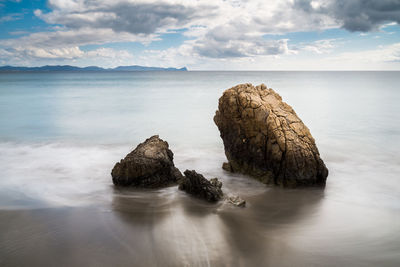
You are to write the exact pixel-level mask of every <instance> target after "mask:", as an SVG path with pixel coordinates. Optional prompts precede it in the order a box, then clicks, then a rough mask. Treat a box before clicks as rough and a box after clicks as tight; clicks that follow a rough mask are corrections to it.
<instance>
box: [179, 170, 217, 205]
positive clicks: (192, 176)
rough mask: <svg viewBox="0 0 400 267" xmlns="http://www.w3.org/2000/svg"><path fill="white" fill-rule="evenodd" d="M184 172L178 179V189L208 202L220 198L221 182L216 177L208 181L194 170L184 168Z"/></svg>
mask: <svg viewBox="0 0 400 267" xmlns="http://www.w3.org/2000/svg"><path fill="white" fill-rule="evenodd" d="M184 174H185V176H184V177H183V178H182V179H181V180H180V181H179V189H180V190H183V191H185V192H186V193H189V194H191V195H194V196H197V197H199V198H203V199H205V200H207V201H209V202H216V201H218V200H220V199H222V197H223V193H222V190H221V187H222V183H221V182H220V181H219V180H218V179H217V178H213V179H211V180H210V181H209V180H207V179H206V178H204V176H203V175H201V174H200V173H197V172H196V171H194V170H193V171H190V170H186V171H185V172H184Z"/></svg>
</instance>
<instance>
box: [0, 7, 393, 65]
mask: <svg viewBox="0 0 400 267" xmlns="http://www.w3.org/2000/svg"><path fill="white" fill-rule="evenodd" d="M48 7H49V8H50V9H51V11H50V12H47V11H43V10H35V11H34V15H35V16H37V17H38V18H40V19H42V20H44V21H45V22H47V23H48V24H49V26H50V27H51V31H48V32H38V33H32V34H29V35H26V36H19V37H17V38H12V39H3V40H0V49H2V50H0V57H2V60H4V58H8V59H10V60H11V58H14V59H15V60H14V61H15V62H23V60H24V59H25V60H29V62H34V61H35V59H41V60H43V59H48V60H57V59H60V60H85V62H89V61H90V62H94V61H96V60H97V59H106V61H105V62H104V63H103V62H101V61H100V60H97V61H96V62H100V64H101V65H104V64H115V63H116V62H133V60H135V64H139V63H140V62H143V63H144V65H149V64H152V65H155V66H175V65H179V66H182V65H186V64H193V66H195V65H196V64H199V66H200V65H203V66H206V65H207V64H211V63H212V64H215V63H216V62H221V65H220V66H224V64H227V62H231V63H232V64H233V65H234V64H239V66H245V64H253V66H255V65H254V64H255V63H254V62H255V59H257V60H258V61H259V62H262V63H260V66H264V65H265V64H266V63H271V62H275V63H276V64H277V65H278V66H280V64H281V63H280V62H278V61H277V60H276V58H277V57H281V58H280V60H281V61H282V62H285V60H287V59H288V58H289V57H290V56H293V55H294V54H298V55H300V56H301V55H302V53H305V52H312V53H306V54H308V55H310V54H315V55H320V56H321V57H322V56H325V55H326V54H332V53H334V51H335V49H336V47H337V44H338V43H337V40H334V39H329V40H319V41H316V42H313V43H309V44H302V45H300V47H298V48H295V47H294V46H292V45H291V41H290V40H288V39H286V38H284V37H282V38H276V37H275V38H274V39H275V40H268V39H267V38H266V35H271V34H274V35H278V36H279V35H283V34H285V33H288V32H299V31H322V30H325V29H330V28H339V27H343V28H345V29H348V30H350V31H357V30H359V31H370V30H375V29H379V27H381V28H385V27H388V26H393V25H394V24H393V23H394V22H396V21H397V22H398V21H399V20H400V3H398V1H397V0H396V1H393V0H381V1H365V0H354V1H345V0H269V1H265V0H252V1H245V0H196V1H185V0H102V1H100V0H49V1H48ZM7 19H9V18H4V20H7ZM0 21H1V19H0ZM177 29H186V31H185V32H184V33H183V34H184V35H185V36H187V37H190V38H191V40H188V41H185V42H184V43H183V44H181V45H180V46H179V47H173V48H168V49H165V50H147V51H145V52H144V53H143V54H142V55H139V56H135V57H133V56H132V55H131V54H130V53H129V52H128V51H122V50H113V49H109V48H99V49H96V50H92V51H87V52H84V51H82V47H83V46H86V45H103V44H108V43H113V42H140V43H143V44H149V43H151V42H153V41H155V40H160V35H161V34H163V33H166V32H170V31H174V30H177ZM1 51H2V52H1ZM10 54H11V55H12V56H10ZM123 58H125V61H124V60H123ZM18 60H19V61H18ZM307 60H308V59H305V61H304V62H307ZM360 60H361V59H360ZM27 62H28V61H27ZM185 62H187V63H185ZM207 62H208V63H207Z"/></svg>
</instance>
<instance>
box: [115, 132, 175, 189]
mask: <svg viewBox="0 0 400 267" xmlns="http://www.w3.org/2000/svg"><path fill="white" fill-rule="evenodd" d="M173 156H174V154H173V153H172V151H171V150H169V148H168V143H167V142H165V141H163V140H161V139H160V138H159V137H158V135H154V136H152V137H150V138H148V139H147V140H146V141H145V142H143V143H141V144H139V145H138V146H137V147H136V148H135V150H133V151H132V152H131V153H129V154H128V155H126V157H125V158H124V159H122V160H121V161H120V162H118V163H116V164H115V166H114V168H113V169H112V171H111V176H112V178H113V183H114V184H115V185H121V186H137V187H152V188H155V187H163V186H169V185H172V184H176V183H177V182H178V180H179V179H181V178H182V174H181V172H180V171H179V170H178V169H177V168H175V166H174V162H173Z"/></svg>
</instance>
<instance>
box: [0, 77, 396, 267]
mask: <svg viewBox="0 0 400 267" xmlns="http://www.w3.org/2000/svg"><path fill="white" fill-rule="evenodd" d="M241 83H252V84H254V85H258V84H261V83H264V84H265V85H267V87H268V88H273V89H274V90H275V91H276V92H277V93H279V94H280V95H281V96H282V98H283V100H284V101H285V102H286V103H288V104H289V105H291V106H292V107H293V108H294V110H295V111H296V113H297V115H298V116H299V117H300V118H301V119H302V121H303V122H304V123H305V125H307V126H308V128H309V129H310V131H311V133H312V135H313V137H314V138H315V140H316V144H317V146H318V149H319V152H320V154H321V158H322V159H323V160H324V162H325V164H326V166H327V168H328V169H329V176H328V179H327V184H326V187H325V188H323V189H321V188H302V189H285V188H280V187H276V186H266V185H264V184H261V183H259V182H258V181H256V180H254V179H252V178H250V177H247V176H244V175H240V174H232V173H228V172H225V171H224V170H222V168H221V165H222V163H223V162H224V161H226V158H225V154H224V148H223V144H222V139H221V138H220V136H219V131H218V128H217V127H216V125H215V124H214V122H213V116H214V114H215V111H216V110H217V108H218V99H219V97H220V96H221V95H222V93H223V91H224V90H226V89H228V88H230V87H233V86H235V85H237V84H241ZM399 103H400V72H396V71H391V72H379V71H366V72H356V71H346V72H340V71H338V72H330V71H316V72H308V71H265V72H256V71H251V72H243V71H234V72H233V71H232V72H231V71H218V72H216V71H187V72H185V71H179V72H178V71H177V72H167V71H164V72H163V71H161V72H156V71H149V72H38V73H23V72H22V73H0V265H1V266H163V267H164V266H400V106H399ZM156 134H157V135H159V136H160V138H162V139H163V140H165V141H168V143H169V147H170V149H171V150H172V152H173V153H174V162H175V165H176V166H177V167H178V168H179V169H180V170H181V171H182V172H183V171H184V170H186V169H190V170H196V171H197V172H199V173H202V174H203V175H204V176H205V177H207V178H212V177H218V178H220V179H221V180H222V182H223V191H224V193H225V194H226V195H239V196H240V197H241V198H243V199H245V200H246V207H245V208H238V207H235V206H233V205H231V204H229V203H227V202H225V201H221V202H219V203H216V204H209V203H206V202H204V201H202V200H200V199H196V198H193V197H191V196H189V195H187V194H185V193H184V192H181V191H179V190H178V188H177V187H168V188H164V189H151V190H150V189H141V190H140V189H134V188H127V189H121V188H115V187H114V186H113V184H112V179H111V174H110V173H111V169H112V167H113V166H114V164H115V163H116V162H118V161H119V160H120V159H121V158H124V157H125V155H126V154H127V153H129V152H130V151H132V150H133V149H134V148H135V147H136V146H137V145H138V144H139V143H141V142H143V141H144V140H145V139H146V138H148V137H150V136H152V135H156Z"/></svg>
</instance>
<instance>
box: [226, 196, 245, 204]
mask: <svg viewBox="0 0 400 267" xmlns="http://www.w3.org/2000/svg"><path fill="white" fill-rule="evenodd" d="M228 201H229V203H231V204H233V205H235V206H237V207H245V206H246V200H244V199H241V198H240V197H239V196H230V197H228Z"/></svg>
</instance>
